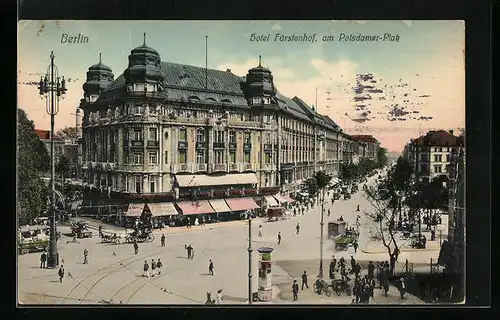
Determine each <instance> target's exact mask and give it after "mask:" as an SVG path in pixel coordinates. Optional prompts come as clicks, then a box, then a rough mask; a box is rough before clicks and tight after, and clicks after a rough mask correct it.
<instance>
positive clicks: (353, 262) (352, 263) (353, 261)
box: [351, 256, 356, 272]
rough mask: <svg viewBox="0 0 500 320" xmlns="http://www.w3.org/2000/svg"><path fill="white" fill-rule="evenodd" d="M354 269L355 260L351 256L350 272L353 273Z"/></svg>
mask: <svg viewBox="0 0 500 320" xmlns="http://www.w3.org/2000/svg"><path fill="white" fill-rule="evenodd" d="M355 267H356V259H354V257H353V256H351V270H352V271H353V272H354V268H355Z"/></svg>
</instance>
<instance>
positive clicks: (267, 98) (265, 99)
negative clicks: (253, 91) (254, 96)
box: [262, 97, 271, 104]
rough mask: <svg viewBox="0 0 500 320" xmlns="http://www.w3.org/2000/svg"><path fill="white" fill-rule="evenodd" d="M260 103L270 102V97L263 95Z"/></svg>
mask: <svg viewBox="0 0 500 320" xmlns="http://www.w3.org/2000/svg"><path fill="white" fill-rule="evenodd" d="M262 103H264V104H271V98H270V97H264V98H263V99H262Z"/></svg>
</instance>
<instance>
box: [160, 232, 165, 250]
mask: <svg viewBox="0 0 500 320" xmlns="http://www.w3.org/2000/svg"><path fill="white" fill-rule="evenodd" d="M160 242H161V246H162V247H164V246H165V235H164V234H162V235H161V239H160Z"/></svg>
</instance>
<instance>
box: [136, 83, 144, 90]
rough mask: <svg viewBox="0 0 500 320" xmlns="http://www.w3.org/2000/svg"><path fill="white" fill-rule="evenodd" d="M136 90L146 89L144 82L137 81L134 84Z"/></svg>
mask: <svg viewBox="0 0 500 320" xmlns="http://www.w3.org/2000/svg"><path fill="white" fill-rule="evenodd" d="M134 91H144V84H143V83H135V84H134Z"/></svg>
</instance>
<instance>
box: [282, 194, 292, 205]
mask: <svg viewBox="0 0 500 320" xmlns="http://www.w3.org/2000/svg"><path fill="white" fill-rule="evenodd" d="M281 198H282V199H283V200H285V201H286V202H288V203H292V202H294V201H295V200H293V199H292V198H290V197H289V196H286V195H283V194H282V195H281Z"/></svg>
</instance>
